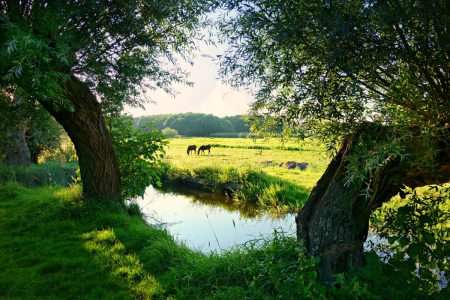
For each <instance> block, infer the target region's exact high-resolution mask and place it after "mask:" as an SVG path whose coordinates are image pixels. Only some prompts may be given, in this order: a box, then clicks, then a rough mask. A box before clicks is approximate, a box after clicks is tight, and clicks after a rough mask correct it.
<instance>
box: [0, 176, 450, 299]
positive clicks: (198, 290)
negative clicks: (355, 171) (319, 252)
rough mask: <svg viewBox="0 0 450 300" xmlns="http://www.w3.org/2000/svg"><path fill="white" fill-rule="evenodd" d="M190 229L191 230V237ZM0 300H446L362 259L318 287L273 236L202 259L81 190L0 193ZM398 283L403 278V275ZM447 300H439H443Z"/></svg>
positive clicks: (297, 256)
mask: <svg viewBox="0 0 450 300" xmlns="http://www.w3.org/2000/svg"><path fill="white" fill-rule="evenodd" d="M193 230H195V229H193ZM0 258H1V259H0V270H1V272H0V299H194V300H195V299H216V300H218V299H224V300H225V299H227V300H228V299H248V300H256V299H258V300H261V299H262V300H265V299H267V300H269V299H285V300H291V299H426V298H429V299H446V298H445V297H446V296H448V294H445V293H446V292H448V291H445V290H443V291H441V292H440V293H435V294H433V295H427V294H426V292H425V291H421V290H420V289H417V286H416V285H415V282H416V281H417V278H416V279H414V278H407V279H408V280H405V278H404V277H402V276H401V275H402V274H400V273H399V272H397V271H396V270H394V269H392V268H391V267H390V266H389V264H383V263H380V262H379V261H378V260H376V259H375V260H374V259H370V260H369V265H368V266H367V267H366V268H365V269H363V270H362V271H361V272H360V273H358V277H353V276H349V274H347V275H345V276H344V275H341V276H339V277H338V281H337V284H336V285H334V286H324V285H322V284H320V283H319V282H318V281H317V275H316V272H315V261H314V260H313V259H311V258H309V257H308V256H306V255H305V254H304V252H303V250H302V247H301V246H300V245H299V244H298V243H297V242H296V241H295V240H294V239H292V238H289V237H285V236H283V235H281V234H276V235H275V236H274V238H273V239H271V240H265V241H264V240H263V241H251V242H249V243H247V244H246V245H244V246H242V247H241V248H239V249H235V250H232V251H229V252H226V253H224V254H220V255H218V254H211V255H204V254H201V253H198V252H195V251H192V250H190V249H188V248H186V247H185V246H183V245H181V244H178V243H176V242H175V241H174V239H173V238H172V237H171V236H170V235H169V234H168V233H167V232H166V231H164V230H160V229H156V228H154V227H151V226H148V225H147V224H146V223H145V222H144V221H143V219H142V218H141V217H140V216H139V215H136V214H130V212H129V211H128V210H127V208H126V207H124V206H122V205H121V204H114V203H107V202H102V203H96V202H95V201H83V199H82V198H81V196H80V188H79V187H78V186H73V187H70V188H61V187H40V188H33V189H30V188H24V187H21V186H19V185H17V184H13V183H9V184H6V185H0ZM403 275H404V274H403ZM415 280H416V281H415ZM447 299H448V298H447Z"/></svg>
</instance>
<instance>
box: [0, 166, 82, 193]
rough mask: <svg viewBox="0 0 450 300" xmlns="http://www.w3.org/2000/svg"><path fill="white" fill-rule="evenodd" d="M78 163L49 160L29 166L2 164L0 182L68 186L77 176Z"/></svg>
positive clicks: (35, 185)
mask: <svg viewBox="0 0 450 300" xmlns="http://www.w3.org/2000/svg"><path fill="white" fill-rule="evenodd" d="M77 170H78V164H77V163H75V162H72V163H60V162H55V161H49V162H46V163H42V164H33V165H29V166H8V165H4V164H0V184H1V183H5V182H17V183H20V184H22V185H24V186H28V187H37V186H44V185H59V186H68V185H70V184H72V183H73V182H74V181H75V180H76V178H77Z"/></svg>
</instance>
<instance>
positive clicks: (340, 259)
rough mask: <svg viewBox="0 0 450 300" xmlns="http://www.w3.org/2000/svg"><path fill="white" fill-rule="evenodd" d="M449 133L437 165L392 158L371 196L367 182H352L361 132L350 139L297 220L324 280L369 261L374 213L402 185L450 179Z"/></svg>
mask: <svg viewBox="0 0 450 300" xmlns="http://www.w3.org/2000/svg"><path fill="white" fill-rule="evenodd" d="M449 137H450V134H449V135H448V136H447V137H445V136H444V138H443V140H441V141H437V142H436V143H437V144H441V145H438V146H440V147H438V148H437V149H441V150H438V152H437V156H436V161H437V162H438V166H437V167H435V168H432V169H427V168H417V167H411V168H408V166H411V164H405V163H404V162H401V161H400V160H399V159H391V160H390V161H389V162H388V164H387V165H386V166H385V167H384V168H382V169H380V170H378V171H377V172H376V174H373V175H372V177H371V184H370V189H371V196H370V197H369V198H367V197H366V196H364V195H363V189H364V188H365V186H363V185H361V186H355V185H348V184H346V175H347V174H346V171H347V170H346V167H347V164H348V156H349V155H351V154H352V145H354V143H356V142H358V139H359V138H360V133H356V134H355V135H353V136H350V137H347V138H345V139H344V141H343V143H342V146H341V148H340V150H339V151H338V153H337V155H336V156H335V157H334V159H333V160H332V161H331V163H330V164H329V166H328V167H327V169H326V171H325V173H324V174H323V175H322V177H321V178H320V180H319V181H318V182H317V184H316V186H315V187H314V189H313V190H312V192H311V194H310V196H309V198H308V201H307V203H306V204H305V206H304V207H303V208H302V210H301V211H300V212H299V213H298V215H297V218H296V222H297V238H298V240H299V241H301V242H302V243H303V244H304V246H305V247H306V250H307V252H308V253H309V254H310V255H313V256H316V257H319V258H320V262H319V270H318V272H319V277H320V279H321V280H322V281H324V282H327V283H330V282H332V281H333V280H334V275H335V274H337V273H340V272H344V271H348V270H349V269H351V268H355V267H359V266H361V265H362V264H363V244H364V241H365V240H366V238H367V234H368V228H369V217H370V214H371V213H372V211H374V210H375V209H376V208H378V207H379V206H381V204H383V203H384V202H386V201H388V200H389V199H390V198H392V197H393V196H394V195H395V194H397V193H398V192H399V191H400V190H401V188H402V186H404V185H408V186H410V187H413V188H414V187H418V186H423V185H427V184H433V183H444V182H448V181H449V180H450V151H449V150H448V149H449V148H448V145H449ZM413 142H414V141H413ZM411 147H414V145H411Z"/></svg>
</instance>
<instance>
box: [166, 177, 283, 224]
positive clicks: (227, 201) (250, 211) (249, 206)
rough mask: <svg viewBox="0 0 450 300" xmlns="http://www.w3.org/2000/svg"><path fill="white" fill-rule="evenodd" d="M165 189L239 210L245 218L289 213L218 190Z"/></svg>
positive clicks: (218, 205)
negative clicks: (236, 197) (231, 196)
mask: <svg viewBox="0 0 450 300" xmlns="http://www.w3.org/2000/svg"><path fill="white" fill-rule="evenodd" d="M164 191H165V192H172V193H176V194H183V195H186V196H189V197H191V199H192V202H193V203H198V204H202V205H205V204H206V205H210V206H214V207H220V208H223V209H225V210H226V211H229V212H234V211H239V213H240V216H241V217H242V218H244V219H253V218H255V217H259V216H262V215H265V216H269V217H272V218H274V219H278V218H281V217H283V216H284V215H286V213H288V211H287V210H283V209H270V210H268V209H267V208H262V207H261V206H259V205H258V204H255V203H250V202H247V201H239V200H238V199H232V198H229V197H226V196H225V195H223V194H220V193H217V192H216V193H213V192H204V191H201V190H198V189H193V188H187V187H185V186H181V185H170V186H166V187H165V188H164Z"/></svg>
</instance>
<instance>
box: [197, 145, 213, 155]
mask: <svg viewBox="0 0 450 300" xmlns="http://www.w3.org/2000/svg"><path fill="white" fill-rule="evenodd" d="M206 150H208V154H210V153H211V145H201V146H200V147H198V151H197V155H200V152H202V153H204V152H205V151H206Z"/></svg>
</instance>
